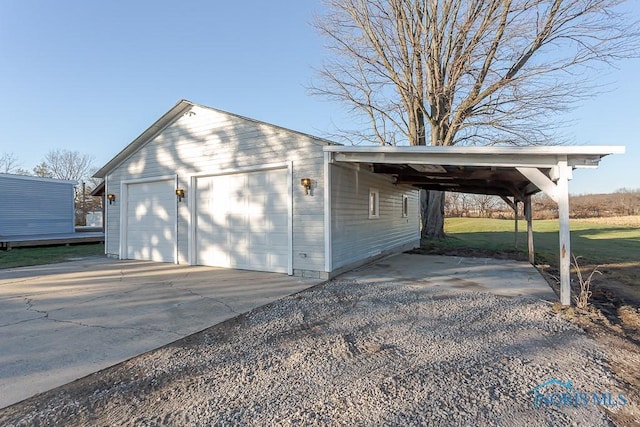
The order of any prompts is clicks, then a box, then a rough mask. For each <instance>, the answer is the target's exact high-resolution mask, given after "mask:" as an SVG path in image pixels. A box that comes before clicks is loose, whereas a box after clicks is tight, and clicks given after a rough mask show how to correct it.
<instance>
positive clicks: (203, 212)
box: [195, 169, 291, 273]
mask: <svg viewBox="0 0 640 427" xmlns="http://www.w3.org/2000/svg"><path fill="white" fill-rule="evenodd" d="M287 176H288V170H287V169H274V170H267V171H256V172H248V173H238V174H232V175H221V176H212V177H201V178H197V179H196V215H195V251H196V263H197V264H200V265H209V266H215V267H230V268H240V269H245V270H256V271H272V272H278V273H287V272H288V270H289V267H288V266H289V262H290V259H291V255H290V253H289V204H290V202H289V191H288V184H287Z"/></svg>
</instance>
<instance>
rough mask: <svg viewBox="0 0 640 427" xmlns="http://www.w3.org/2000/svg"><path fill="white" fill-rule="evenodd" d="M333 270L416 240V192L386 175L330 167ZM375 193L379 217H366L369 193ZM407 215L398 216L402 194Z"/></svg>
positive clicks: (345, 167)
mask: <svg viewBox="0 0 640 427" xmlns="http://www.w3.org/2000/svg"><path fill="white" fill-rule="evenodd" d="M331 186H332V189H331V203H332V212H331V224H332V230H331V231H332V235H333V240H332V252H333V268H334V269H338V268H340V267H343V266H346V265H349V264H351V263H354V262H357V261H360V260H362V259H364V258H368V257H371V256H375V255H377V254H380V253H381V252H382V251H385V250H388V249H390V248H393V247H397V246H402V245H404V244H408V243H411V242H414V241H417V240H419V238H420V225H419V215H418V202H419V199H418V191H417V190H415V189H413V188H412V187H409V186H398V185H394V184H393V183H392V182H391V178H390V177H389V176H385V175H380V174H374V173H371V172H369V171H367V170H359V169H357V168H355V167H349V166H342V165H336V164H334V165H331ZM371 188H375V189H377V190H378V191H379V217H378V218H369V190H370V189H371ZM403 194H405V195H406V196H407V198H408V203H409V215H408V216H407V217H403V216H402V195H403Z"/></svg>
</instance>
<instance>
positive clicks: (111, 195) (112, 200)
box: [107, 193, 116, 205]
mask: <svg viewBox="0 0 640 427" xmlns="http://www.w3.org/2000/svg"><path fill="white" fill-rule="evenodd" d="M107 200H108V201H109V204H110V205H111V204H113V202H115V201H116V195H115V194H113V193H109V194H107Z"/></svg>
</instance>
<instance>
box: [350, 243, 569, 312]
mask: <svg viewBox="0 0 640 427" xmlns="http://www.w3.org/2000/svg"><path fill="white" fill-rule="evenodd" d="M340 277H341V278H344V279H353V280H357V281H360V282H372V283H377V282H420V285H421V286H425V285H426V286H432V287H434V288H438V289H442V290H446V291H475V292H487V293H491V294H494V295H502V296H510V297H515V296H526V297H533V298H539V299H543V300H547V301H557V300H558V297H557V296H556V294H555V293H554V292H553V290H552V289H551V287H549V284H548V283H547V282H546V280H545V279H544V278H543V277H542V275H541V274H540V273H539V272H538V270H536V269H535V268H534V267H533V266H532V265H531V264H529V263H527V262H521V261H512V260H498V259H492V258H467V257H455V256H439V255H418V254H399V255H395V256H390V257H387V258H383V259H381V260H379V261H377V262H374V263H372V264H368V265H366V266H364V267H361V268H358V269H355V270H352V271H350V272H348V273H345V274H343V275H342V276H340Z"/></svg>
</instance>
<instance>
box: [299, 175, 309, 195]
mask: <svg viewBox="0 0 640 427" xmlns="http://www.w3.org/2000/svg"><path fill="white" fill-rule="evenodd" d="M300 185H302V186H303V187H304V194H306V195H309V190H310V189H311V178H302V179H301V180H300Z"/></svg>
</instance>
